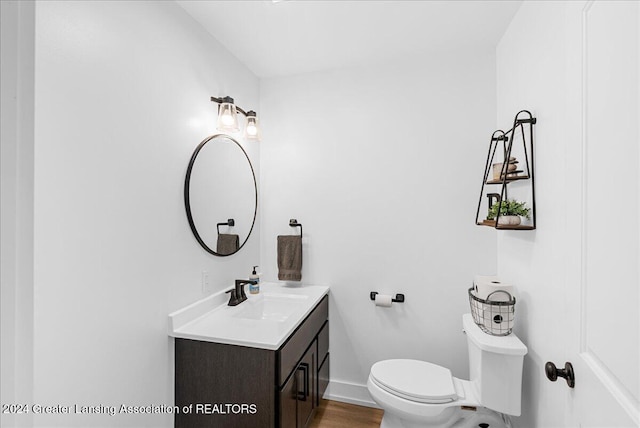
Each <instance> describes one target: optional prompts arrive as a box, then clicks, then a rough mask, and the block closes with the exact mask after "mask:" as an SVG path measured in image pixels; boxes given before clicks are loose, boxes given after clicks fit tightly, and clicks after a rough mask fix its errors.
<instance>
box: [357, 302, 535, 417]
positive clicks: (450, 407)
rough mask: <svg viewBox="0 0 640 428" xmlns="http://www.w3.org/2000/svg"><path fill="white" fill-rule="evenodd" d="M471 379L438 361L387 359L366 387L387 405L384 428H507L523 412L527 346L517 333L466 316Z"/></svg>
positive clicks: (463, 317)
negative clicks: (495, 331) (494, 330)
mask: <svg viewBox="0 0 640 428" xmlns="http://www.w3.org/2000/svg"><path fill="white" fill-rule="evenodd" d="M462 325H463V328H464V332H465V333H466V335H467V344H468V346H469V373H470V378H471V380H462V379H458V378H455V377H453V376H452V375H451V371H450V370H449V369H447V368H445V367H442V366H438V365H436V364H432V363H427V362H425V361H417V360H385V361H379V362H377V363H375V364H374V365H373V366H372V367H371V373H370V374H369V380H368V382H367V388H368V389H369V393H370V394H371V397H373V399H374V400H375V402H376V403H378V405H379V406H380V407H381V408H382V409H383V410H384V417H383V418H382V423H381V424H380V427H381V428H418V427H421V428H426V427H438V428H454V427H455V428H471V427H473V428H477V427H480V428H488V427H490V428H504V427H509V426H510V423H509V420H508V418H507V417H506V416H505V415H513V416H520V396H521V392H522V362H523V360H524V356H525V354H526V353H527V347H526V346H525V345H524V344H523V343H522V342H521V341H520V339H518V338H517V337H516V336H515V335H514V334H510V335H509V336H491V335H489V334H487V333H484V332H483V331H482V330H480V328H479V327H478V326H477V325H476V324H475V323H474V322H473V318H472V317H471V314H465V315H463V316H462Z"/></svg>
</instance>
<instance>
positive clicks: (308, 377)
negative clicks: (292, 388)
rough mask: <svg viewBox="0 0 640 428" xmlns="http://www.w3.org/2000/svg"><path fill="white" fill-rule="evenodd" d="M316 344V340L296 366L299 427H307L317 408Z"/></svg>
mask: <svg viewBox="0 0 640 428" xmlns="http://www.w3.org/2000/svg"><path fill="white" fill-rule="evenodd" d="M315 356H316V346H315V341H314V344H312V346H310V347H309V349H308V350H307V352H306V353H305V354H304V356H303V357H302V360H300V363H299V364H298V367H297V368H296V372H295V377H296V382H297V388H296V391H297V398H298V427H299V428H302V427H306V426H307V423H309V421H310V420H311V418H312V417H313V415H314V410H315V407H316V406H315V400H316V394H315V391H316V370H317V369H316V359H315Z"/></svg>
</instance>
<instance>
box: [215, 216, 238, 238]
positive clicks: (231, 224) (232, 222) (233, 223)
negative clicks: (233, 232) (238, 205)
mask: <svg viewBox="0 0 640 428" xmlns="http://www.w3.org/2000/svg"><path fill="white" fill-rule="evenodd" d="M235 225H236V222H235V220H234V219H232V218H230V219H229V220H227V222H226V223H218V224H216V230H217V231H218V235H220V226H235Z"/></svg>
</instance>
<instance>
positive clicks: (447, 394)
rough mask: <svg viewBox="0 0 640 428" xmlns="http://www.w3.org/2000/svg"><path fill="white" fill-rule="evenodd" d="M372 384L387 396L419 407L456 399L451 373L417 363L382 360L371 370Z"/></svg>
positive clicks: (432, 365) (430, 364) (438, 367)
mask: <svg viewBox="0 0 640 428" xmlns="http://www.w3.org/2000/svg"><path fill="white" fill-rule="evenodd" d="M370 376H371V380H372V381H373V383H375V384H376V385H377V386H379V387H380V388H382V389H383V390H385V391H387V392H388V393H390V394H393V395H396V396H398V397H401V398H404V399H407V400H411V401H416V402H418V403H429V404H442V403H450V402H452V401H455V400H457V399H458V394H457V393H456V389H455V387H454V384H453V377H452V376H451V370H449V369H447V368H446V367H442V366H439V365H437V364H432V363H428V362H426V361H418V360H385V361H379V362H377V363H375V364H374V365H373V366H372V367H371V373H370Z"/></svg>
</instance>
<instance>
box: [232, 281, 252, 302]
mask: <svg viewBox="0 0 640 428" xmlns="http://www.w3.org/2000/svg"><path fill="white" fill-rule="evenodd" d="M257 283H258V281H254V280H252V279H249V280H247V279H236V288H235V289H231V290H228V291H227V293H231V297H230V298H229V303H228V305H229V306H237V305H239V304H240V303H242V302H244V301H245V300H247V295H246V294H245V293H244V286H245V285H246V284H257Z"/></svg>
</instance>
